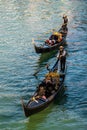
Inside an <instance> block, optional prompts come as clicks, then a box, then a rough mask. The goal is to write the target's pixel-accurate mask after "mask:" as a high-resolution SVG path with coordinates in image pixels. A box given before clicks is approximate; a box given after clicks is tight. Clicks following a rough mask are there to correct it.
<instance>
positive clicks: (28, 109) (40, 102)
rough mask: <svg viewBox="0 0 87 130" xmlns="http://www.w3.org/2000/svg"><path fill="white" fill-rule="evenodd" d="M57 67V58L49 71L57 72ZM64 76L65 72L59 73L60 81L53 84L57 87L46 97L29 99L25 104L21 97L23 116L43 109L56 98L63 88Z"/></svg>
mask: <svg viewBox="0 0 87 130" xmlns="http://www.w3.org/2000/svg"><path fill="white" fill-rule="evenodd" d="M57 67H58V60H57V61H56V63H55V64H54V66H53V67H52V69H50V72H49V73H59V72H57ZM55 70H56V71H55ZM49 73H48V74H49ZM64 78H65V72H63V73H60V78H59V81H60V83H59V84H57V81H56V82H55V84H54V86H55V87H57V89H56V90H55V91H54V92H53V93H52V94H50V95H49V96H48V97H47V98H46V99H43V98H39V99H37V100H36V101H37V102H36V101H35V100H31V99H30V100H29V101H28V103H27V104H25V103H24V101H23V99H22V107H23V110H24V113H25V116H26V117H29V116H31V115H33V114H35V113H38V112H40V111H42V110H44V109H45V108H47V107H48V106H49V104H50V103H52V102H53V101H54V100H55V99H56V98H57V99H58V96H59V95H60V94H61V92H62V90H64V85H63V82H64ZM43 81H44V80H43ZM43 81H42V83H43ZM37 89H38V88H37ZM36 93H37V90H36V91H35V93H34V95H35V94H36ZM34 95H33V96H34ZM33 96H32V97H33Z"/></svg>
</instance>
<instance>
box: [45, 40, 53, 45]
mask: <svg viewBox="0 0 87 130" xmlns="http://www.w3.org/2000/svg"><path fill="white" fill-rule="evenodd" d="M45 43H47V44H48V45H51V46H52V45H54V44H55V40H49V39H48V40H46V41H45Z"/></svg>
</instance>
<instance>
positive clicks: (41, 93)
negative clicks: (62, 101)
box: [32, 84, 46, 101]
mask: <svg viewBox="0 0 87 130" xmlns="http://www.w3.org/2000/svg"><path fill="white" fill-rule="evenodd" d="M39 98H43V99H46V96H45V87H44V86H43V84H40V85H39V88H38V90H37V93H36V95H35V96H34V97H33V98H32V99H33V100H35V101H37V99H39Z"/></svg>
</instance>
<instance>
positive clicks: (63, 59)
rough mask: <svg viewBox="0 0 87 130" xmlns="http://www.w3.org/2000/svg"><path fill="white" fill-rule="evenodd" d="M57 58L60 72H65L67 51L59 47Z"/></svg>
mask: <svg viewBox="0 0 87 130" xmlns="http://www.w3.org/2000/svg"><path fill="white" fill-rule="evenodd" d="M57 58H58V60H59V61H60V70H61V71H62V72H64V71H65V64H66V51H65V50H64V47H63V46H60V47H59V52H58V55H57Z"/></svg>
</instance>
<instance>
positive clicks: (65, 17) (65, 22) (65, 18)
mask: <svg viewBox="0 0 87 130" xmlns="http://www.w3.org/2000/svg"><path fill="white" fill-rule="evenodd" d="M63 20H64V24H66V25H67V23H68V18H67V16H66V15H63Z"/></svg>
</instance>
